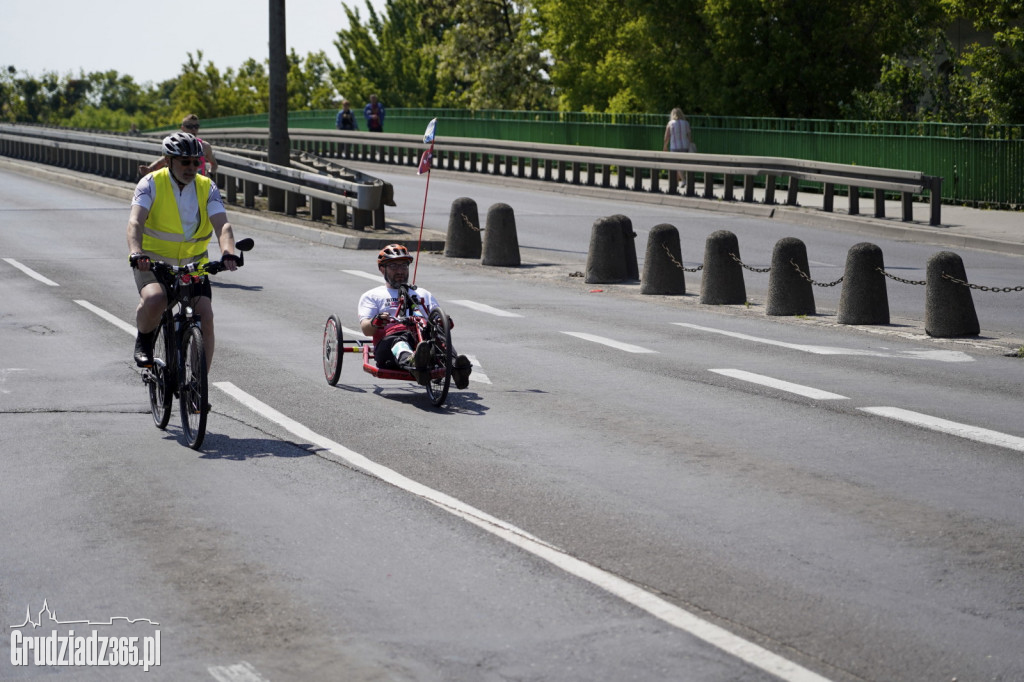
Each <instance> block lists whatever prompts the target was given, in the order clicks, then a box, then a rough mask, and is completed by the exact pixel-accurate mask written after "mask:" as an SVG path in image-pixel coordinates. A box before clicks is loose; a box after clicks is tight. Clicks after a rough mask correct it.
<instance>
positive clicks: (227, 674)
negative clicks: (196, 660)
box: [207, 661, 267, 682]
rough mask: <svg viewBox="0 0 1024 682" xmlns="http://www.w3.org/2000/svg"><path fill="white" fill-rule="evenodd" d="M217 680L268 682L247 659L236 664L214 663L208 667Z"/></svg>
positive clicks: (228, 681) (222, 681)
mask: <svg viewBox="0 0 1024 682" xmlns="http://www.w3.org/2000/svg"><path fill="white" fill-rule="evenodd" d="M207 671H209V673H210V674H211V675H213V679H215V680H217V682H267V681H266V680H265V679H264V678H263V677H260V674H259V673H258V672H256V668H254V667H252V664H251V663H249V662H247V661H242V662H241V663H236V664H234V665H214V666H210V667H209V668H207Z"/></svg>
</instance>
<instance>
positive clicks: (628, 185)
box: [203, 128, 942, 225]
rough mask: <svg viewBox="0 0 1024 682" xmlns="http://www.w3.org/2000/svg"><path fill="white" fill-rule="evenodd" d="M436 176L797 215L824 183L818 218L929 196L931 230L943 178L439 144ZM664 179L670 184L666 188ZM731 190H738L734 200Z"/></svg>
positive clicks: (365, 137) (346, 153) (251, 139)
mask: <svg viewBox="0 0 1024 682" xmlns="http://www.w3.org/2000/svg"><path fill="white" fill-rule="evenodd" d="M288 134H289V138H290V143H291V145H292V147H293V149H299V150H304V151H308V152H311V153H313V154H315V155H317V156H320V157H325V158H342V157H345V158H350V159H354V160H358V161H363V162H367V161H368V162H378V163H388V164H398V165H411V166H415V165H417V164H418V163H419V158H420V154H421V153H422V151H423V148H424V145H423V141H422V138H421V137H420V136H418V135H406V134H395V133H368V132H351V131H337V130H316V129H305V128H293V129H291V130H289V133H288ZM203 138H204V139H206V140H209V141H211V142H217V143H218V144H220V145H228V146H230V145H259V146H266V145H267V138H268V132H267V130H266V129H265V128H215V129H204V130H203ZM434 167H435V168H444V169H446V170H459V171H467V172H479V173H491V174H494V175H504V176H509V177H519V178H529V179H534V180H540V181H547V182H559V183H571V184H575V185H587V186H600V187H606V188H616V189H623V190H632V191H638V192H648V193H667V194H682V195H683V196H687V197H696V196H698V195H697V188H696V185H697V176H698V175H699V176H700V179H701V182H702V184H703V187H702V189H703V192H702V193H701V194H700V196H701V197H703V198H704V199H721V200H724V201H735V200H740V201H743V202H746V203H752V202H754V187H755V183H757V184H762V185H763V186H764V188H765V189H764V196H763V201H764V203H766V204H775V203H776V199H775V197H776V191H777V188H778V187H780V186H782V180H783V179H785V181H786V182H785V199H784V201H785V204H786V205H788V206H796V205H798V201H797V196H798V194H799V192H800V182H801V181H804V182H814V183H821V185H822V187H823V195H824V196H823V199H824V201H823V209H822V210H824V211H825V212H829V213H831V212H834V207H835V197H836V196H837V194H838V193H839V192H837V190H842V189H843V188H845V190H846V191H845V193H846V195H847V196H848V213H849V214H850V215H858V214H859V213H860V198H861V197H860V191H861V190H862V189H863V190H870V191H872V193H873V199H874V216H875V217H876V218H884V217H885V200H886V194H887V193H897V194H899V196H900V200H901V209H902V210H901V219H902V220H903V221H905V222H911V221H913V219H914V217H913V206H914V203H915V202H914V198H915V196H919V197H922V198H923V197H924V196H925V195H927V199H928V203H929V207H930V212H929V217H928V223H929V224H930V225H939V224H940V223H941V216H942V214H941V211H942V200H941V196H942V191H941V190H942V178H941V177H935V176H928V175H925V174H924V173H921V172H918V171H907V170H895V169H887V168H873V167H869V166H856V165H851V164H839V163H829V162H821V161H808V160H803V159H787V158H778V157H765V156H732V155H721V154H678V153H673V152H651V151H637V150H628V149H610V148H607V147H583V146H576V145H559V144H541V143H528V142H511V141H504V140H492V139H479V138H455V137H453V138H445V139H443V140H439V141H438V142H437V143H436V146H435V149H434ZM677 171H679V172H682V173H684V175H685V178H686V185H685V187H684V188H682V191H681V192H680V187H679V184H678V181H677V179H676V172H677ZM663 174H665V175H667V179H665V183H666V184H665V185H664V186H663V185H662V180H663V178H662V175H663ZM740 179H742V180H740ZM737 181H740V182H741V184H740V186H739V189H740V190H741V191H739V192H737ZM716 191H720V194H716ZM737 195H738V197H737Z"/></svg>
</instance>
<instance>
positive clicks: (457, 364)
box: [452, 355, 473, 390]
mask: <svg viewBox="0 0 1024 682" xmlns="http://www.w3.org/2000/svg"><path fill="white" fill-rule="evenodd" d="M472 373H473V363H472V362H470V361H469V358H467V357H466V356H465V355H459V356H457V357H456V358H455V360H453V361H452V379H453V380H454V381H455V388H457V389H459V390H461V389H463V388H466V387H467V386H469V375H470V374H472Z"/></svg>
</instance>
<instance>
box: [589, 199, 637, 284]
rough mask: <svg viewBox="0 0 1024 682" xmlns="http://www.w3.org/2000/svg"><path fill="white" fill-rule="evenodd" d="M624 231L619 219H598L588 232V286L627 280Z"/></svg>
mask: <svg viewBox="0 0 1024 682" xmlns="http://www.w3.org/2000/svg"><path fill="white" fill-rule="evenodd" d="M624 234H625V231H624V230H623V228H622V221H621V220H620V217H617V216H610V217H607V218H598V219H597V220H595V221H594V226H593V228H591V231H590V250H589V251H587V276H586V280H585V281H586V282H587V283H588V284H615V283H616V282H624V281H626V279H628V272H627V270H626V255H625V246H624V245H623V243H622V240H623V238H624Z"/></svg>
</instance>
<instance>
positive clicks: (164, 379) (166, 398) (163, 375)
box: [145, 316, 174, 430]
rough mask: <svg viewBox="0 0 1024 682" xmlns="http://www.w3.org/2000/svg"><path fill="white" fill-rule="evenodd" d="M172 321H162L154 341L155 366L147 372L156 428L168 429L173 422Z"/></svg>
mask: <svg viewBox="0 0 1024 682" xmlns="http://www.w3.org/2000/svg"><path fill="white" fill-rule="evenodd" d="M172 334H173V332H172V331H171V322H170V319H169V318H167V317H166V316H165V317H164V319H162V320H160V325H159V326H158V327H157V328H156V338H155V339H154V340H153V366H152V367H150V368H149V369H147V370H145V371H146V372H148V374H147V376H146V385H147V387H148V388H149V409H150V411H151V412H152V413H153V423H154V424H156V428H158V429H161V430H163V429H165V428H167V422H169V421H170V420H171V405H173V404H174V375H173V374H172V373H171V366H170V363H169V362H168V360H169V358H170V357H171V353H172V351H173V348H172V341H171V338H172Z"/></svg>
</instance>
